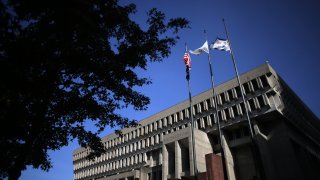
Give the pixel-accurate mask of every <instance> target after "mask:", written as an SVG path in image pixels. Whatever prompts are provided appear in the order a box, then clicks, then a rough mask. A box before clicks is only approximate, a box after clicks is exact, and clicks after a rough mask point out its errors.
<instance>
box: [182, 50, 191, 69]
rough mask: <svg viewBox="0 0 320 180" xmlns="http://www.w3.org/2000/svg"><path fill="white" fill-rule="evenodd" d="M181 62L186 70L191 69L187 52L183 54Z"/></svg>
mask: <svg viewBox="0 0 320 180" xmlns="http://www.w3.org/2000/svg"><path fill="white" fill-rule="evenodd" d="M183 61H184V64H185V65H186V66H187V68H189V69H191V58H190V55H189V53H188V52H185V53H184V56H183Z"/></svg>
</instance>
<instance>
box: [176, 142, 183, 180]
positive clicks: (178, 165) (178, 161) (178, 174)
mask: <svg viewBox="0 0 320 180" xmlns="http://www.w3.org/2000/svg"><path fill="white" fill-rule="evenodd" d="M174 151H175V161H174V162H175V163H174V165H175V170H176V172H175V178H176V179H181V172H182V161H181V160H182V159H181V147H180V144H179V141H175V142H174Z"/></svg>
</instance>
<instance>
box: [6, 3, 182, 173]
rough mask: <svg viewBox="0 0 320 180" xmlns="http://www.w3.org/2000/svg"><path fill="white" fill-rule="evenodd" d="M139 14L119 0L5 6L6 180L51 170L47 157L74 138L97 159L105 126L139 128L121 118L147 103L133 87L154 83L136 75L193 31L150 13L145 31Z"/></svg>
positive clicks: (133, 122)
mask: <svg viewBox="0 0 320 180" xmlns="http://www.w3.org/2000/svg"><path fill="white" fill-rule="evenodd" d="M135 12H136V7H135V5H134V4H129V5H123V6H121V5H119V4H118V1H117V0H97V1H89V0H88V1H87V0H46V1H42V0H1V1H0V14H1V17H0V18H1V19H0V120H1V126H0V133H1V134H0V135H1V136H0V147H1V148H0V178H4V177H9V179H18V178H19V177H20V175H21V172H22V170H24V169H26V166H27V165H32V166H33V167H34V168H41V169H42V170H45V171H48V170H49V169H50V167H51V162H50V158H49V157H48V150H58V149H60V148H61V147H62V146H66V145H67V144H68V142H69V141H70V140H74V139H77V140H78V141H79V144H80V145H81V146H83V147H91V148H92V149H93V150H94V153H93V154H92V157H94V155H98V154H99V153H101V152H104V149H103V146H102V144H101V143H100V139H99V138H98V136H97V134H98V133H99V132H101V131H102V130H103V129H104V128H105V127H106V126H111V127H114V126H116V125H118V126H119V127H121V128H123V127H128V126H130V125H134V124H135V121H134V120H129V119H128V118H126V117H123V116H121V115H120V114H117V113H115V111H116V110H118V109H122V108H125V107H128V106H130V107H131V106H132V107H133V108H134V109H135V110H145V109H146V107H147V105H148V103H149V98H148V97H146V96H144V95H143V94H141V93H139V92H137V91H135V90H134V89H133V87H135V86H143V85H146V84H149V83H150V81H149V80H148V79H145V78H142V77H139V76H138V75H137V74H136V73H135V71H134V69H135V68H137V67H139V68H142V69H146V65H147V63H148V62H154V61H162V59H163V58H164V57H167V56H168V55H169V54H170V48H171V47H172V46H173V45H175V43H176V40H177V39H178V36H177V33H178V31H179V30H180V29H181V28H185V27H187V26H188V21H187V20H186V19H184V18H175V19H169V20H167V19H166V18H165V15H164V14H163V13H162V12H160V11H158V10H157V9H151V10H150V11H149V12H148V13H147V15H148V18H147V20H146V29H144V28H141V27H140V26H139V24H137V23H136V22H134V21H133V20H131V18H130V16H132V15H133V14H134V13H135ZM87 119H91V120H93V121H94V122H95V123H96V126H97V127H98V128H99V131H98V132H90V131H86V130H85V128H84V122H85V121H86V120H87Z"/></svg>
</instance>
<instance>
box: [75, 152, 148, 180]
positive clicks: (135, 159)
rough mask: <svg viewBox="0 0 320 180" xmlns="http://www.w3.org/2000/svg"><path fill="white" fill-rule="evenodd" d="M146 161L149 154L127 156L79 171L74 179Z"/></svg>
mask: <svg viewBox="0 0 320 180" xmlns="http://www.w3.org/2000/svg"><path fill="white" fill-rule="evenodd" d="M146 162H147V154H146V153H140V154H136V155H134V156H131V157H127V158H124V159H120V160H117V161H113V162H109V163H106V164H103V165H100V166H96V167H92V168H90V169H86V170H83V171H80V172H77V173H75V174H74V179H81V178H86V177H90V176H93V175H99V174H101V173H105V172H108V171H113V170H117V169H119V168H123V167H129V166H132V165H135V164H139V163H146Z"/></svg>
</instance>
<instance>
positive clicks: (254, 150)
mask: <svg viewBox="0 0 320 180" xmlns="http://www.w3.org/2000/svg"><path fill="white" fill-rule="evenodd" d="M222 21H223V25H224V29H225V32H226V35H227V40H228V43H229V47H230V54H231V58H232V62H233V66H234V69H235V71H236V76H237V80H238V84H239V87H240V91H241V97H242V101H243V103H244V107H245V112H246V118H247V121H248V126H249V130H250V137H251V138H250V139H251V142H252V153H253V159H254V163H255V165H256V167H257V169H258V170H257V169H256V170H257V176H259V175H260V178H262V179H265V177H264V171H263V167H262V163H261V159H260V157H259V156H258V155H259V148H258V145H257V143H256V141H255V139H254V131H253V128H252V125H251V120H250V116H249V112H248V104H247V101H246V100H245V98H244V88H243V86H242V84H241V81H240V78H239V73H238V68H237V64H236V60H235V58H234V54H233V51H232V47H231V41H230V38H229V33H228V30H227V26H226V23H225V20H224V18H223V19H222Z"/></svg>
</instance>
